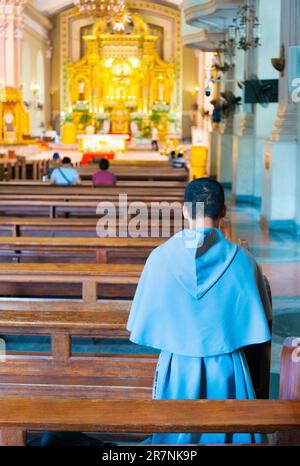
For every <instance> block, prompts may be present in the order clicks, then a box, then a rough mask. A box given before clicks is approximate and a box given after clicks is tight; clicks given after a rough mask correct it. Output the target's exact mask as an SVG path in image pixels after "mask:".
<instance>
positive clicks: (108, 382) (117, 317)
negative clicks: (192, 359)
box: [0, 302, 157, 399]
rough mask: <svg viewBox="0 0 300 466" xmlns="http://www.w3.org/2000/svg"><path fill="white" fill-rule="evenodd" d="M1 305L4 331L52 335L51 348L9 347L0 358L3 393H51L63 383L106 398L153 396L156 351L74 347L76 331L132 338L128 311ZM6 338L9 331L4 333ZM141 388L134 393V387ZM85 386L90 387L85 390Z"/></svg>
mask: <svg viewBox="0 0 300 466" xmlns="http://www.w3.org/2000/svg"><path fill="white" fill-rule="evenodd" d="M114 307H115V305H114V303H113V302H112V303H111V304H110V311H109V312H107V311H98V312H95V311H87V310H85V311H81V312H80V311H79V312H78V311H71V310H68V311H51V312H45V311H37V310H35V311H17V310H12V311H1V312H0V335H2V336H4V335H5V336H7V335H44V336H45V335H49V336H50V339H51V352H50V353H47V352H44V353H41V352H39V353H36V352H34V351H7V352H6V355H5V359H4V361H1V360H0V394H1V395H3V394H11V393H17V392H18V391H19V393H20V392H21V393H22V394H24V393H27V394H28V393H31V390H32V389H33V390H34V393H35V395H38V396H40V395H43V396H45V394H46V395H49V394H51V393H57V391H58V390H60V389H61V388H62V386H64V396H70V394H72V393H73V394H74V393H77V394H81V395H82V396H83V397H88V396H91V394H92V393H93V391H92V387H93V388H94V393H95V392H97V393H98V395H97V396H100V393H101V395H102V396H103V397H106V398H118V399H127V398H128V397H129V394H131V396H132V397H133V398H134V397H136V398H139V399H141V398H142V399H150V398H151V387H152V382H153V377H154V371H155V365H156V361H157V356H156V355H151V354H134V353H133V354H91V353H84V354H81V353H77V352H73V344H72V338H73V337H84V338H87V337H88V338H97V339H102V338H105V339H107V338H108V339H115V338H123V339H125V338H126V339H127V338H128V332H127V331H126V322H127V319H128V314H127V312H118V311H117V310H114ZM4 339H5V337H4ZM135 387H136V388H137V389H138V390H137V393H136V394H135V393H134V388H135ZM86 388H88V391H87V392H86Z"/></svg>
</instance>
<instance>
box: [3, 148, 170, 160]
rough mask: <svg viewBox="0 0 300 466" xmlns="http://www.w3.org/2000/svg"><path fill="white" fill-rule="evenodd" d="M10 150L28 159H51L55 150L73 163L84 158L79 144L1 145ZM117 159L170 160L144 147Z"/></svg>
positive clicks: (5, 149) (4, 150)
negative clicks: (47, 145) (46, 146)
mask: <svg viewBox="0 0 300 466" xmlns="http://www.w3.org/2000/svg"><path fill="white" fill-rule="evenodd" d="M8 150H14V151H15V152H16V155H20V156H23V157H26V159H28V160H49V159H52V156H53V154H54V152H58V153H59V154H60V156H61V158H63V157H70V159H71V160H72V163H73V164H76V165H77V164H79V163H80V161H81V159H82V152H81V151H79V150H78V146H77V145H76V146H71V147H70V146H68V145H63V144H51V145H49V148H45V149H44V150H41V149H40V148H39V147H38V146H36V145H35V144H32V145H30V144H26V145H25V144H24V145H22V144H20V145H18V146H8V145H0V153H7V152H8ZM114 159H115V160H128V161H135V160H136V161H142V160H144V161H157V162H158V163H159V162H162V161H166V160H168V158H167V157H165V156H163V155H160V153H159V152H154V151H151V150H145V149H144V150H142V149H134V150H133V149H129V150H127V151H126V152H124V153H123V154H117V155H116V156H115V158H114Z"/></svg>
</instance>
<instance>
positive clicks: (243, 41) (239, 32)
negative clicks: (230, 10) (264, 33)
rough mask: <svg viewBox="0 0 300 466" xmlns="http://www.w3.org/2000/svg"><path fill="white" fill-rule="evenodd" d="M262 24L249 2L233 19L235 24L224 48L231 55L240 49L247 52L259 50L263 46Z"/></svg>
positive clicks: (224, 43)
mask: <svg viewBox="0 0 300 466" xmlns="http://www.w3.org/2000/svg"><path fill="white" fill-rule="evenodd" d="M260 39H261V32H260V23H259V20H258V17H257V16H256V13H255V9H254V8H253V6H251V5H250V4H249V2H248V1H247V2H246V4H245V5H241V6H240V7H239V8H238V9H237V11H236V15H235V17H234V18H233V24H231V25H230V26H229V28H228V34H227V38H226V40H225V41H224V42H223V47H224V50H225V51H226V52H228V53H229V54H231V53H232V50H234V49H235V48H238V49H240V50H244V51H245V52H246V51H247V50H249V49H251V48H257V47H258V46H260V45H261V43H260Z"/></svg>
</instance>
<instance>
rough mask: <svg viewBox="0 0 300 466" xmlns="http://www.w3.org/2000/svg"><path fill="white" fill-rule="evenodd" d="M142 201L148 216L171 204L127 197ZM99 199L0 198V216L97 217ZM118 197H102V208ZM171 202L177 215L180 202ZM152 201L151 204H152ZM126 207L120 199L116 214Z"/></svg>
mask: <svg viewBox="0 0 300 466" xmlns="http://www.w3.org/2000/svg"><path fill="white" fill-rule="evenodd" d="M141 200H142V201H143V203H144V206H145V207H146V208H147V211H148V216H149V215H150V213H151V209H152V210H153V211H154V212H157V215H158V216H159V215H162V211H164V212H167V213H168V212H170V208H171V207H172V206H169V205H168V204H167V205H165V204H161V203H163V202H164V201H166V199H165V200H163V201H162V200H161V198H159V199H158V198H156V197H155V196H153V197H149V198H144V199H141V198H139V197H137V198H128V199H127V201H128V203H129V202H140V201H141ZM100 201H101V199H98V201H95V200H91V201H88V200H86V199H85V200H82V199H80V198H79V199H78V200H74V199H73V200H68V199H65V200H57V199H56V198H52V197H51V196H50V197H48V198H47V199H46V200H45V199H42V200H40V199H36V200H35V199H28V200H16V199H14V200H11V199H8V200H4V199H0V215H1V216H5V217H6V216H11V217H16V216H20V217H33V216H34V217H48V218H56V217H66V216H69V217H75V218H95V217H96V218H99V217H100V216H101V215H100V214H98V213H97V207H98V206H99V202H100ZM118 201H119V198H116V197H114V198H111V199H108V198H106V199H103V200H102V202H103V204H102V208H104V207H105V205H104V203H105V202H109V203H110V204H108V206H111V202H113V203H115V202H118ZM172 202H174V203H175V206H174V207H176V212H178V215H179V214H180V212H181V202H180V201H179V200H177V201H175V200H173V201H172ZM152 203H153V204H152ZM122 206H123V207H124V208H126V207H128V204H127V205H126V204H124V202H123V201H122V202H121V203H120V205H119V204H117V205H116V207H117V209H116V210H117V215H118V214H119V209H120V207H122ZM133 207H134V208H133ZM139 207H140V206H138V205H133V206H132V209H133V211H132V213H129V214H128V218H131V217H135V216H136V215H137V213H138V211H137V209H138V208H139ZM172 215H173V214H172V212H171V218H172Z"/></svg>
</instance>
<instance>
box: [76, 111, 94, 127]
mask: <svg viewBox="0 0 300 466" xmlns="http://www.w3.org/2000/svg"><path fill="white" fill-rule="evenodd" d="M90 121H91V115H89V114H88V113H83V115H81V116H80V118H79V123H81V124H82V125H84V124H87V123H89V122H90Z"/></svg>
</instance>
